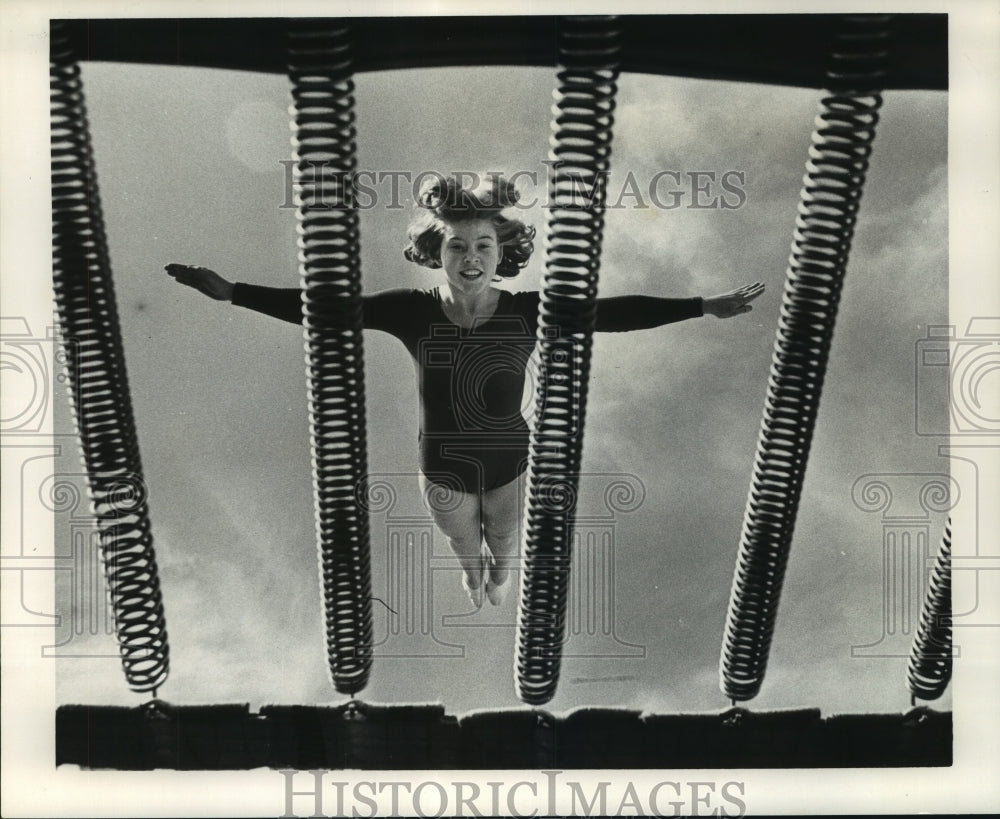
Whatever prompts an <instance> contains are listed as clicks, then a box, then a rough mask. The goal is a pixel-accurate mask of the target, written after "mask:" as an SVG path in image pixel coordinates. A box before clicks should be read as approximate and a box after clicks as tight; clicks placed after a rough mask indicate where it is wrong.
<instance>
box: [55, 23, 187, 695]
mask: <svg viewBox="0 0 1000 819" xmlns="http://www.w3.org/2000/svg"><path fill="white" fill-rule="evenodd" d="M51 33H52V39H51V54H50V63H49V79H50V98H51V106H50V113H51V127H52V134H51V141H52V145H51V150H52V153H51V162H52V258H53V268H52V279H53V287H54V290H55V297H56V305H57V309H58V313H59V322H60V325H61V330H62V335H63V338H64V339H65V345H64V346H65V354H66V376H67V381H68V384H69V387H70V394H71V396H72V401H71V403H72V407H71V409H72V412H73V417H74V421H75V424H76V429H77V436H78V440H79V445H80V451H81V455H82V459H83V462H84V465H85V468H86V470H87V483H88V492H89V495H90V500H91V510H92V513H93V514H94V516H95V518H96V522H97V528H98V532H99V538H100V545H101V557H102V562H103V565H104V574H105V578H106V581H107V587H108V599H109V602H110V605H111V609H112V615H113V618H114V623H115V633H116V635H117V638H118V643H119V650H120V652H121V658H122V667H123V669H124V672H125V678H126V680H127V681H128V684H129V687H130V688H131V689H132V690H133V691H135V692H147V691H152V692H153V693H154V696H155V693H156V690H157V689H158V688H159V686H160V685H162V684H163V682H164V681H165V680H166V678H167V674H168V671H169V649H168V645H167V628H166V620H165V618H164V614H163V600H162V597H161V594H160V583H159V576H158V574H157V569H156V555H155V553H154V551H153V536H152V533H151V531H150V524H149V513H148V508H147V504H146V484H145V481H144V479H143V473H142V463H141V460H140V458H139V442H138V438H137V436H136V429H135V420H134V416H133V412H132V401H131V395H130V392H129V384H128V377H127V374H126V370H125V353H124V350H123V348H122V338H121V327H120V325H119V322H118V310H117V306H116V302H115V292H114V285H113V282H112V278H111V263H110V259H109V255H108V247H107V239H106V236H105V230H104V217H103V215H102V211H101V202H100V197H99V195H98V186H97V175H96V173H95V170H94V159H93V152H92V147H91V142H90V133H89V127H88V122H87V111H86V106H85V101H84V95H83V85H82V82H81V79H80V67H79V65H78V64H77V63H76V62H75V59H74V57H73V55H72V53H71V50H70V47H69V40H68V36H67V33H66V31H65V28H64V27H63V26H62V25H60V23H59V22H54V23H53V24H52V32H51Z"/></svg>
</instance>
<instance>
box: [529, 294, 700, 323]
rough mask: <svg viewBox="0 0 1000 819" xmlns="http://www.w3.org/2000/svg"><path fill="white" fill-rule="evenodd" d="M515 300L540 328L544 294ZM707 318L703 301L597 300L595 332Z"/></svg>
mask: <svg viewBox="0 0 1000 819" xmlns="http://www.w3.org/2000/svg"><path fill="white" fill-rule="evenodd" d="M514 298H515V303H516V304H517V306H518V307H517V309H518V310H519V312H520V313H521V315H523V316H524V317H525V318H526V319H529V321H530V323H531V326H532V328H533V329H534V328H535V327H537V318H536V317H537V315H538V305H539V302H540V300H541V293H539V292H537V291H526V292H521V293H517V294H515V297H514ZM704 314H705V313H704V305H703V302H702V299H701V298H700V297H695V298H690V299H667V298H660V297H658V296H612V297H609V298H603V299H598V300H597V316H596V325H595V327H594V329H595V330H596V331H597V332H598V333H624V332H627V331H629V330H648V329H651V328H653V327H660V326H662V325H664V324H672V323H673V322H675V321H684V320H686V319H691V318H698V317H699V316H703V315H704Z"/></svg>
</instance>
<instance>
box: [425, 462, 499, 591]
mask: <svg viewBox="0 0 1000 819" xmlns="http://www.w3.org/2000/svg"><path fill="white" fill-rule="evenodd" d="M417 480H418V482H419V484H420V492H421V495H423V499H424V505H425V506H426V507H427V508H428V510H430V513H431V515H432V516H433V518H434V523H435V525H436V526H437V527H438V529H440V530H441V531H442V532H443V533H444V536H445V538H447V540H448V545H449V546H451V550H452V551H453V552H454V553H455V557H457V558H458V562H459V563H461V564H462V569H463V570H464V571H465V586H466V588H467V589H469V590H470V591H474V590H476V589H479V587H480V586H481V585H482V582H483V558H482V543H483V527H482V511H481V508H480V502H479V495H478V494H475V495H473V494H471V493H469V492H461V491H459V490H456V489H449V488H448V487H446V486H442V485H441V484H436V483H432V482H431V481H429V480H428V479H427V477H426V476H425V475H424V473H423V472H420V473H418V476H417ZM470 596H473V595H471V594H470ZM473 602H475V600H474V601H473Z"/></svg>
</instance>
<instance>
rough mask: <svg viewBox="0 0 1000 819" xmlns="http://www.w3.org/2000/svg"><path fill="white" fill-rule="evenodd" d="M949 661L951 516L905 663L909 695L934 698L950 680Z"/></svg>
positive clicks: (924, 698) (950, 656)
mask: <svg viewBox="0 0 1000 819" xmlns="http://www.w3.org/2000/svg"><path fill="white" fill-rule="evenodd" d="M951 664H952V647H951V518H948V522H947V523H946V524H945V527H944V535H943V536H942V538H941V547H940V548H939V549H938V554H937V559H936V560H935V561H934V568H933V569H932V570H931V576H930V579H929V581H928V584H927V596H926V597H925V598H924V605H923V608H922V609H921V611H920V625H919V626H918V627H917V633H916V635H915V636H914V638H913V646H912V648H911V649H910V662H909V664H908V666H907V681H908V683H909V688H910V694H912V695H913V697H914V698H918V697H919V698H920V699H922V700H936V699H937V698H938V697H940V696H941V695H942V694H943V693H944V691H945V689H946V688H947V687H948V681H949V680H951Z"/></svg>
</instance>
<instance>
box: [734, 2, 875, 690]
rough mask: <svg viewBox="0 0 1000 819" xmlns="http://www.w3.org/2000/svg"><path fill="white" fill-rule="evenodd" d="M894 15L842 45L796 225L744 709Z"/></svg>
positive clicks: (760, 512) (748, 628)
mask: <svg viewBox="0 0 1000 819" xmlns="http://www.w3.org/2000/svg"><path fill="white" fill-rule="evenodd" d="M886 39H887V18H886V17H885V16H867V17H850V18H845V19H844V21H843V30H842V31H841V32H840V33H839V35H838V36H837V38H836V42H835V46H834V53H833V55H832V66H833V67H832V68H831V70H830V71H828V72H827V82H828V86H829V87H830V88H831V89H836V90H833V91H831V92H830V93H829V96H826V97H824V98H823V99H822V101H821V103H820V111H819V115H818V117H817V120H816V130H815V131H814V132H813V134H812V144H811V146H810V148H809V159H808V161H807V163H806V174H805V177H804V179H803V188H802V192H801V196H800V202H799V206H798V214H797V216H796V219H795V231H794V234H793V241H792V249H791V257H790V259H789V266H788V269H787V272H786V281H785V288H784V295H783V298H782V304H781V315H780V318H779V321H778V329H777V334H776V338H775V343H774V352H773V356H772V359H771V368H770V375H769V378H768V384H767V395H766V398H765V402H764V409H763V413H762V420H761V429H760V435H759V438H758V443H757V451H756V455H755V458H754V466H753V477H752V481H751V486H750V489H749V493H748V497H747V505H746V512H745V516H744V520H743V528H742V533H741V537H740V546H739V556H738V558H737V563H736V568H735V572H734V577H733V586H732V591H731V594H730V599H729V610H728V615H727V622H726V629H725V637H724V644H723V650H722V656H721V660H720V669H719V670H720V685H721V688H722V691H723V692H724V693H725V694H726V695H727V696H728V697H729V698H730V700H731V701H732V702H734V703H735V702H736V701H738V700H748V699H751V698H753V697H755V696H756V695H757V693H758V692H759V691H760V686H761V684H762V682H763V678H764V673H765V670H766V667H767V658H768V652H769V650H770V645H771V637H772V634H773V631H774V625H775V619H776V615H777V608H778V601H779V598H780V594H781V586H782V582H783V580H784V575H785V568H786V565H787V562H788V554H789V550H790V548H791V540H792V533H793V530H794V527H795V518H796V514H797V512H798V507H799V501H800V498H801V494H802V484H803V480H804V477H805V470H806V463H807V460H808V457H809V449H810V446H811V443H812V435H813V428H814V426H815V421H816V414H817V411H818V408H819V401H820V394H821V392H822V386H823V379H824V376H825V373H826V365H827V359H828V356H829V350H830V343H831V340H832V337H833V329H834V323H835V320H836V316H837V307H838V305H839V302H840V294H841V290H842V287H843V281H844V274H845V272H846V269H847V260H848V254H849V252H850V245H851V239H852V237H853V234H854V226H855V222H856V219H857V214H858V208H859V205H860V201H861V194H862V190H863V186H864V181H865V174H866V172H867V169H868V160H869V157H870V155H871V150H872V140H873V139H874V137H875V126H876V124H877V122H878V113H877V112H878V109H879V108H880V107H881V104H882V98H881V96H880V95H879V93H878V92H876V91H873V90H871V89H872V88H874V87H877V84H878V82H879V78H880V77H881V76H882V75H883V73H884V70H883V68H884V64H885V60H886V52H885V41H886Z"/></svg>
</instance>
